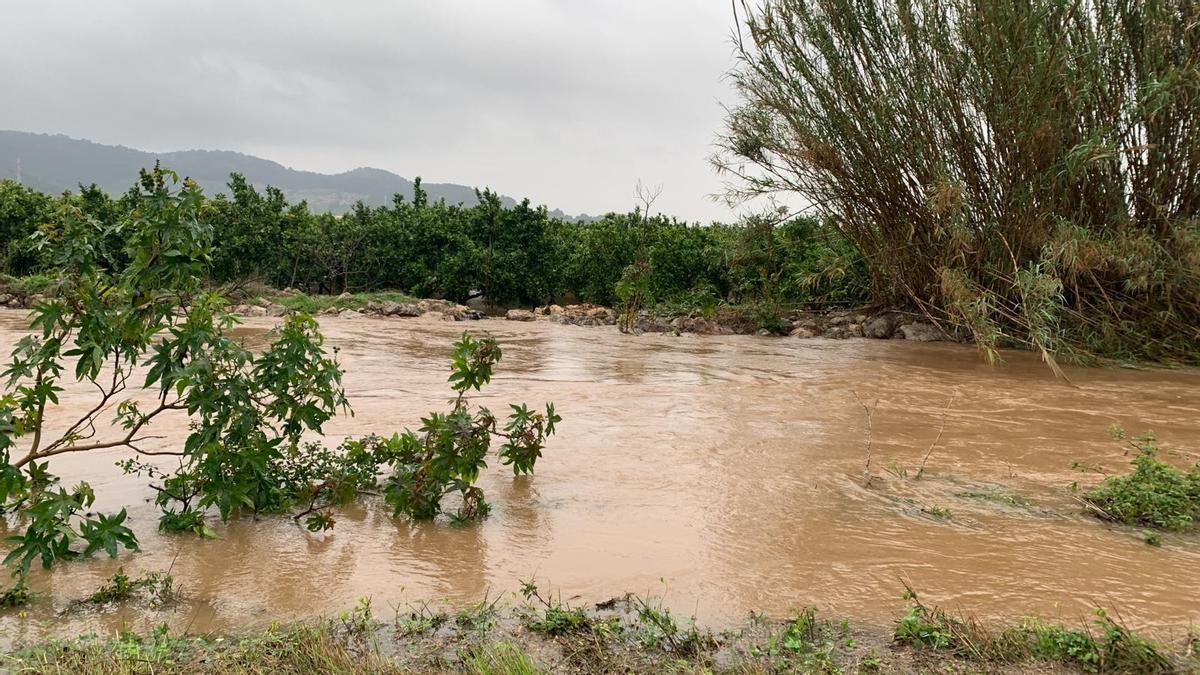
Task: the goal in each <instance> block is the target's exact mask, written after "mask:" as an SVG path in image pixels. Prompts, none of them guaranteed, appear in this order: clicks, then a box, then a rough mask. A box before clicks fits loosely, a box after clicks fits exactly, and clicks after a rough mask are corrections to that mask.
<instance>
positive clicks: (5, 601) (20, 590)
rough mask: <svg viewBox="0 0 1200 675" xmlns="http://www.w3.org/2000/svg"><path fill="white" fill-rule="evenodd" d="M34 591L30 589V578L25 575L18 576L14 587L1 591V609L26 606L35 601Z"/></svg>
mask: <svg viewBox="0 0 1200 675" xmlns="http://www.w3.org/2000/svg"><path fill="white" fill-rule="evenodd" d="M33 597H34V593H33V591H31V590H29V579H28V578H27V577H26V576H25V575H21V576H18V577H17V581H16V583H14V584H13V587H12V588H6V589H5V590H4V591H0V609H13V608H16V607H24V606H25V605H28V604H29V603H30V602H33Z"/></svg>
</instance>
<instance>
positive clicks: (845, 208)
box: [714, 0, 1200, 364]
mask: <svg viewBox="0 0 1200 675" xmlns="http://www.w3.org/2000/svg"><path fill="white" fill-rule="evenodd" d="M738 7H740V9H741V11H740V12H739V18H740V20H742V21H743V24H742V25H739V26H738V27H737V31H738V46H739V52H740V59H739V61H740V64H739V66H738V67H737V68H736V70H735V72H734V73H733V81H734V84H735V86H736V87H737V89H738V91H739V93H740V97H741V103H740V105H737V106H735V107H733V108H732V109H731V110H730V111H729V114H728V116H727V120H726V132H725V134H724V135H723V137H722V138H721V140H720V141H719V146H720V151H719V152H718V155H717V157H716V158H715V160H714V162H715V164H716V166H717V168H718V169H719V170H720V171H722V172H723V173H725V174H727V175H728V176H729V177H730V178H731V181H732V184H731V190H730V195H729V196H730V197H731V198H734V199H741V198H752V197H760V196H769V195H773V194H776V193H779V194H785V195H789V196H791V197H792V198H793V199H798V200H802V201H804V202H807V203H809V204H812V205H813V208H814V210H815V212H816V213H817V214H818V215H819V216H820V217H821V218H822V220H823V222H824V223H825V224H827V225H829V226H832V227H834V228H836V229H837V230H838V231H839V232H840V233H841V234H843V235H844V236H845V237H846V238H847V239H849V240H850V241H851V242H853V244H854V246H855V247H856V248H857V249H858V251H860V252H861V256H857V258H858V259H860V260H863V261H864V262H863V264H865V266H866V267H867V268H868V271H869V274H868V275H867V276H866V278H868V279H869V284H870V290H871V296H872V300H873V301H874V302H875V303H879V304H908V305H910V306H912V307H913V308H914V309H917V310H922V311H925V312H927V313H929V314H930V315H932V316H933V317H935V318H937V319H938V320H939V321H940V322H946V323H949V324H951V325H957V326H959V327H961V328H963V329H964V330H965V331H967V332H969V333H970V334H972V335H973V336H974V339H975V341H976V342H977V343H978V344H979V346H980V348H981V349H982V350H984V353H985V354H987V355H989V356H991V357H994V356H995V355H996V353H997V352H996V349H997V348H998V347H1000V346H1007V345H1023V346H1027V347H1030V348H1032V349H1036V350H1038V351H1040V352H1041V353H1042V354H1043V356H1044V357H1045V358H1046V359H1047V361H1048V362H1050V363H1051V364H1053V363H1054V362H1055V359H1057V358H1060V357H1067V358H1073V359H1078V360H1092V359H1095V358H1097V357H1110V358H1117V359H1157V360H1169V361H1184V362H1191V363H1196V362H1198V360H1200V349H1197V344H1200V340H1198V339H1197V338H1198V334H1197V332H1196V326H1200V171H1198V170H1197V168H1198V167H1197V159H1196V158H1197V157H1198V156H1200V154H1198V153H1200V134H1197V133H1195V131H1194V130H1195V129H1196V127H1197V125H1198V124H1200V86H1197V82H1200V61H1198V60H1197V59H1196V58H1195V57H1194V55H1195V53H1196V50H1197V45H1198V44H1200V7H1198V6H1197V4H1196V3H1195V2H1193V1H1192V0H1163V1H1161V2H1152V3H1129V2H1125V1H1123V0H1092V1H1089V2H1083V3H1080V2H1077V1H1076V0H1037V1H1035V2H1023V3H1008V2H992V3H979V2H973V1H970V0H948V1H935V0H875V1H872V2H859V1H858V0H816V1H809V0H767V1H766V2H762V3H749V2H743V3H739V4H738ZM835 250H836V249H835ZM834 257H839V258H840V257H841V256H834ZM834 257H831V258H830V259H829V260H830V261H832V260H833V259H834ZM839 267H841V266H839V265H832V264H825V265H822V266H818V269H823V270H825V271H830V270H836V269H838V268H839ZM843 269H844V268H843ZM851 287H853V286H851Z"/></svg>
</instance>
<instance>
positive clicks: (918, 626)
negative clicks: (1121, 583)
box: [895, 589, 1200, 673]
mask: <svg viewBox="0 0 1200 675" xmlns="http://www.w3.org/2000/svg"><path fill="white" fill-rule="evenodd" d="M906 597H908V598H910V599H911V600H912V601H913V604H912V605H911V606H910V607H909V609H908V611H907V612H906V613H905V615H904V616H903V617H902V618H901V619H900V621H899V622H898V623H897V625H896V632H895V640H896V641H897V642H899V643H902V644H906V645H909V646H912V647H919V648H927V649H933V650H939V651H949V652H952V653H953V654H954V655H956V656H959V657H962V658H967V659H971V660H974V661H980V662H995V663H1020V662H1026V661H1044V662H1059V663H1064V664H1070V665H1074V666H1077V667H1080V668H1083V669H1084V670H1085V671H1087V672H1127V673H1172V672H1180V671H1183V670H1185V668H1184V667H1182V666H1180V665H1179V664H1178V663H1177V659H1174V658H1172V657H1171V656H1169V655H1168V654H1167V652H1166V651H1165V650H1163V648H1162V647H1160V646H1159V645H1157V644H1156V643H1154V642H1152V641H1150V640H1146V639H1144V638H1142V637H1140V636H1138V635H1137V634H1136V633H1134V632H1133V631H1131V630H1129V629H1128V628H1126V627H1125V626H1124V625H1122V624H1120V623H1118V622H1117V621H1114V620H1113V619H1112V618H1110V617H1109V616H1108V613H1107V612H1105V611H1104V610H1102V609H1097V610H1096V612H1095V615H1096V619H1095V621H1094V628H1095V631H1094V632H1093V631H1092V630H1089V629H1087V628H1086V627H1084V628H1080V629H1069V628H1066V627H1064V626H1061V625H1052V624H1048V623H1044V622H1042V621H1039V620H1035V619H1029V620H1026V621H1025V622H1024V623H1023V624H1022V625H1021V626H1018V627H1015V628H1008V629H1005V630H1003V631H1001V632H1000V633H998V634H996V633H992V632H990V631H988V630H987V629H986V628H984V627H983V626H982V625H981V624H980V623H979V622H977V621H975V620H974V619H970V618H955V617H952V616H950V615H948V614H947V613H946V612H945V611H943V610H941V609H939V608H937V607H928V606H926V605H924V604H922V603H921V602H920V601H918V600H917V597H916V593H914V592H912V590H911V589H909V590H908V593H907V594H906ZM1193 665H1200V664H1193Z"/></svg>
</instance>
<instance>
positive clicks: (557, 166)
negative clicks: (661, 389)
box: [0, 0, 733, 220]
mask: <svg viewBox="0 0 1200 675" xmlns="http://www.w3.org/2000/svg"><path fill="white" fill-rule="evenodd" d="M731 25H732V17H731V16H730V15H729V5H728V4H727V3H724V2H721V1H720V0H707V1H702V0H653V1H651V0H605V1H603V2H601V1H588V2H585V1H582V0H559V1H551V0H508V1H506V2H498V1H495V0H491V1H488V0H472V1H468V0H442V1H436V2H430V1H428V0H426V1H422V2H367V1H365V0H351V1H341V2H331V1H329V2H316V1H315V0H309V1H299V2H246V1H241V2H235V1H232V0H218V1H212V2H192V3H182V2H163V1H158V2H145V1H130V2H103V3H98V2H86V3H85V2H39V3H20V4H18V5H16V6H14V7H9V8H8V9H7V10H6V21H5V22H4V23H3V24H0V41H2V43H3V44H4V45H5V50H6V52H7V54H6V57H5V58H4V59H2V60H0V77H3V81H4V82H5V83H6V85H7V89H8V91H9V92H10V99H9V101H8V102H6V104H5V105H4V106H2V107H0V128H8V129H19V130H26V131H38V132H51V133H66V134H68V135H72V136H80V137H86V138H90V139H92V140H96V141H99V142H104V143H121V144H124V145H130V146H134V147H141V148H144V149H150V150H171V149H185V148H193V147H202V148H214V149H217V148H219V149H232V150H240V151H243V152H249V153H253V154H258V155H261V156H264V157H267V158H270V159H275V160H277V161H280V162H282V163H284V164H288V165H291V166H295V167H297V168H304V169H311V170H318V171H338V170H344V169H349V168H353V167H355V166H361V165H372V166H379V167H382V168H385V169H389V170H392V171H395V172H397V173H400V174H402V175H406V176H410V177H411V176H414V175H418V174H419V175H422V176H424V177H425V178H426V179H428V180H436V181H453V182H461V183H469V184H476V185H488V186H491V187H493V188H496V189H498V190H500V191H501V192H505V193H508V194H512V195H515V196H525V195H528V196H530V197H531V198H533V199H534V200H535V201H538V202H545V203H547V204H549V205H551V206H554V207H559V208H562V209H564V210H567V211H570V212H592V213H595V212H601V211H605V210H612V209H623V208H627V207H629V206H630V205H631V204H632V201H633V200H632V190H633V185H634V182H635V181H636V180H637V179H638V178H642V179H644V180H645V181H647V182H650V183H663V184H664V191H663V195H662V198H661V201H660V203H659V205H660V206H661V208H662V209H663V210H664V211H667V212H670V213H674V214H677V215H680V216H682V217H686V218H689V219H694V220H709V219H717V218H722V219H727V218H729V217H730V213H729V211H728V210H727V209H726V208H725V207H724V206H722V205H719V204H716V203H714V202H712V201H711V200H710V199H708V195H709V194H711V193H714V192H717V191H719V189H720V181H719V179H718V178H717V177H716V176H715V175H714V174H713V172H712V170H711V169H710V168H709V166H708V164H707V161H706V157H707V156H708V155H709V154H710V152H711V143H712V140H713V137H714V135H715V134H716V133H717V132H718V131H719V129H720V126H721V120H722V111H721V107H720V105H719V102H720V101H722V100H724V101H729V100H731V99H732V94H731V92H730V90H729V88H728V86H727V84H726V83H725V82H724V80H723V79H722V75H723V74H724V72H725V71H726V70H728V69H729V67H730V66H731V65H732V62H733V59H732V50H731V46H730V43H729V31H730V29H731Z"/></svg>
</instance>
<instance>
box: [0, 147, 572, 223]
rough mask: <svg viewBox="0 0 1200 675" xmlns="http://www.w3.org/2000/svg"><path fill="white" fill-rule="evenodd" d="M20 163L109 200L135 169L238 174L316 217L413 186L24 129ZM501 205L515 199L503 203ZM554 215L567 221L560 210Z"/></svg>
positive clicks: (214, 188) (49, 182)
mask: <svg viewBox="0 0 1200 675" xmlns="http://www.w3.org/2000/svg"><path fill="white" fill-rule="evenodd" d="M18 160H20V172H21V182H22V183H24V184H25V185H28V186H29V187H32V188H35V189H37V190H41V191H42V192H49V193H60V192H62V191H64V190H72V191H75V190H78V186H79V184H80V183H82V184H84V185H89V184H91V183H95V184H96V185H98V186H100V187H101V188H102V189H104V190H105V191H106V192H108V193H109V194H112V195H119V194H122V193H124V192H125V191H127V190H128V189H129V187H130V186H131V185H133V184H134V182H135V181H136V180H137V177H138V170H139V169H142V168H148V167H151V166H154V161H155V160H160V161H161V162H162V164H163V166H166V167H169V168H171V169H173V170H174V171H176V172H178V173H179V175H180V176H189V177H191V178H192V179H193V180H195V181H196V182H197V183H199V184H200V186H201V187H203V188H204V191H205V193H206V194H210V195H212V194H216V193H218V192H228V188H227V187H226V183H228V181H229V174H230V173H233V172H237V173H240V174H242V175H243V176H245V177H246V180H248V181H250V182H251V183H252V184H254V185H255V186H256V187H258V188H260V189H261V188H264V187H266V186H267V185H273V186H275V187H277V188H279V189H280V190H282V191H283V193H284V194H285V195H287V197H288V200H289V201H300V200H302V199H303V200H305V201H307V202H308V205H309V207H310V208H311V209H312V210H314V211H329V212H332V213H344V212H346V211H348V210H349V209H350V208H351V207H352V206H353V205H354V203H355V202H357V201H360V200H361V201H362V202H363V203H365V204H367V205H368V206H380V205H382V204H390V203H391V202H392V195H394V194H402V195H404V196H405V197H406V198H409V199H411V198H412V194H413V182H412V181H411V180H409V179H407V178H404V177H402V176H397V175H396V174H394V173H392V172H390V171H384V170H383V169H372V168H359V169H354V170H353V171H346V172H345V173H335V174H324V173H315V172H312V171H297V170H295V169H289V168H288V167H286V166H283V165H282V164H279V163H278V162H272V161H270V160H267V159H262V158H260V157H254V156H252V155H244V154H242V153H240V152H230V151H227V150H183V151H178V152H162V153H154V152H144V151H141V150H134V149H133V148H127V147H125V146H121V145H102V144H100V143H93V142H91V141H87V140H81V139H76V138H70V137H67V136H62V135H50V134H33V133H28V132H24V131H0V180H3V179H5V178H16V177H17V162H18ZM421 187H423V188H424V189H425V191H426V192H427V193H429V199H430V200H431V201H437V200H439V199H445V200H446V202H447V203H450V204H459V203H462V204H467V205H472V204H475V203H476V202H477V200H476V198H475V190H474V188H471V187H468V186H466V185H456V184H454V183H425V182H422V183H421ZM501 199H502V200H503V202H504V204H505V205H507V206H512V205H514V204H516V201H515V200H513V199H512V198H511V197H501ZM551 215H555V216H558V217H560V218H569V216H566V215H564V214H563V213H562V212H561V211H559V210H557V209H556V210H554V211H552V212H551Z"/></svg>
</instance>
